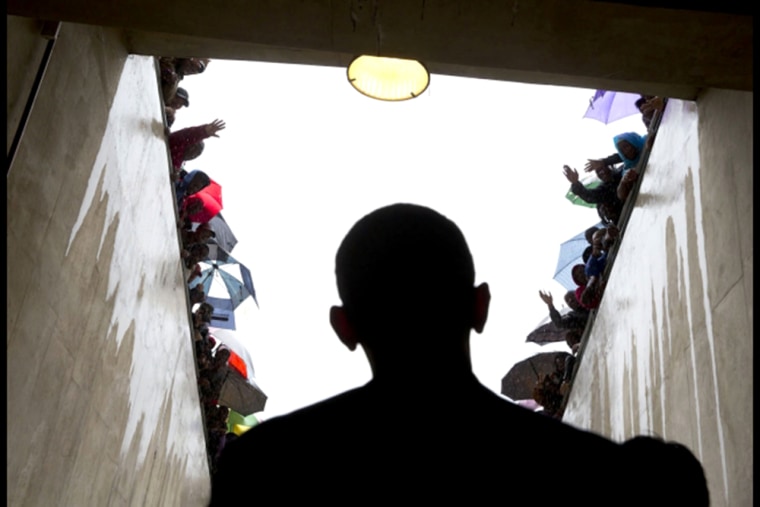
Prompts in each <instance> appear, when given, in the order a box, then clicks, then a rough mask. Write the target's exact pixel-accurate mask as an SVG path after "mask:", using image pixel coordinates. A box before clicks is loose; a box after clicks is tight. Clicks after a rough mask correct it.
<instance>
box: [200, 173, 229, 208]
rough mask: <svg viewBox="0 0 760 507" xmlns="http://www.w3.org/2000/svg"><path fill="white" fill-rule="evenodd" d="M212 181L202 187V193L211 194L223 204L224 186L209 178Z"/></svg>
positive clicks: (220, 204)
mask: <svg viewBox="0 0 760 507" xmlns="http://www.w3.org/2000/svg"><path fill="white" fill-rule="evenodd" d="M209 181H210V183H209V184H208V185H207V186H205V187H203V188H202V189H201V191H200V192H198V193H199V194H200V193H203V194H208V195H209V196H211V197H212V198H213V199H214V200H215V201H216V202H218V203H219V206H223V204H222V187H221V186H220V185H219V183H217V182H216V181H214V180H212V179H211V178H209Z"/></svg>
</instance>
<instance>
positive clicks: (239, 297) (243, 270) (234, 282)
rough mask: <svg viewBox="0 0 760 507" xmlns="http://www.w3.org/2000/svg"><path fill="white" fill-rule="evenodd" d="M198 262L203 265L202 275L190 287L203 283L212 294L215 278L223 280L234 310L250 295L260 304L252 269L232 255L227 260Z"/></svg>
mask: <svg viewBox="0 0 760 507" xmlns="http://www.w3.org/2000/svg"><path fill="white" fill-rule="evenodd" d="M198 264H199V265H200V266H201V276H199V277H198V278H196V279H195V280H193V281H192V282H191V283H190V284H189V288H191V289H192V288H193V287H195V286H196V285H198V284H202V285H203V291H204V292H205V293H206V294H207V295H209V294H211V289H212V283H213V282H214V281H215V280H221V281H222V286H223V287H224V288H225V290H226V295H227V296H229V299H230V300H231V301H232V309H233V310H234V309H236V308H237V307H238V306H240V303H242V302H243V301H244V300H245V299H246V298H248V297H252V298H253V301H254V302H255V303H256V306H258V304H259V302H258V301H256V291H255V290H254V288H253V280H252V279H251V272H250V270H249V269H248V268H247V267H245V266H244V265H243V264H241V263H240V262H238V261H237V260H236V259H235V258H233V257H232V256H231V255H229V256H227V260H224V261H222V260H218V259H217V260H212V259H206V260H205V261H202V262H199V263H198ZM223 299H225V298H223Z"/></svg>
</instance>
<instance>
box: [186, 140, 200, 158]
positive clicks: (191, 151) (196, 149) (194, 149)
mask: <svg viewBox="0 0 760 507" xmlns="http://www.w3.org/2000/svg"><path fill="white" fill-rule="evenodd" d="M205 147H206V143H204V142H203V141H200V142H197V143H195V144H191V145H190V146H188V147H187V149H186V150H185V153H184V155H183V156H182V159H183V160H193V159H196V158H198V157H200V156H201V153H203V148H205Z"/></svg>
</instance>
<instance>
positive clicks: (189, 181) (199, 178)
mask: <svg viewBox="0 0 760 507" xmlns="http://www.w3.org/2000/svg"><path fill="white" fill-rule="evenodd" d="M183 182H184V183H185V184H186V185H187V186H186V187H185V195H193V194H194V193H196V192H200V191H201V190H203V189H204V188H206V187H207V186H209V185H210V184H211V178H209V177H208V174H206V173H204V172H203V171H199V170H197V169H196V170H194V171H190V172H189V173H188V174H187V176H185V177H184V178H183Z"/></svg>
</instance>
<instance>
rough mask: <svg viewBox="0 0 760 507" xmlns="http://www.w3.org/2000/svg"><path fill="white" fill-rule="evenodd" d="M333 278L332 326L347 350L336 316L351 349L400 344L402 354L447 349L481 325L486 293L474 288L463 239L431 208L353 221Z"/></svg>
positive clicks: (402, 208) (381, 212) (383, 211)
mask: <svg viewBox="0 0 760 507" xmlns="http://www.w3.org/2000/svg"><path fill="white" fill-rule="evenodd" d="M335 274H336V277H337V284H338V293H339V295H340V298H341V300H342V302H343V307H333V309H332V310H331V322H332V324H333V327H334V328H335V330H336V332H337V333H338V335H339V336H341V340H342V341H343V342H344V343H346V344H347V345H348V346H349V347H350V348H353V347H351V344H350V343H348V342H347V340H346V337H345V336H344V335H345V334H346V331H345V325H344V324H342V323H340V322H336V321H340V320H341V318H342V317H341V318H338V315H337V314H340V315H341V316H343V315H344V316H345V319H346V321H347V323H348V326H349V327H350V329H351V331H350V333H349V334H351V333H353V334H355V337H354V339H355V340H356V341H357V342H361V343H363V344H364V345H365V348H367V345H369V346H370V347H372V348H376V349H380V348H381V347H382V348H384V349H385V350H389V349H390V348H393V347H396V348H398V347H397V346H398V345H401V342H400V340H402V339H403V340H404V341H403V347H404V349H405V350H407V351H408V350H409V348H412V347H420V348H422V347H426V346H428V345H434V346H435V347H441V346H442V347H444V348H445V345H444V343H456V342H461V341H462V340H466V338H467V337H468V336H469V330H470V329H475V330H476V331H477V332H480V331H481V330H482V328H483V325H484V324H485V318H486V316H487V308H488V301H487V300H488V299H489V297H490V295H489V294H488V286H487V285H486V284H482V285H481V286H479V287H477V288H476V287H474V283H475V268H474V265H473V260H472V255H471V254H470V250H469V248H468V246H467V242H466V241H465V238H464V235H463V234H462V232H461V231H460V230H459V228H458V227H457V226H456V224H454V222H452V221H451V220H449V219H447V218H446V217H444V216H443V215H441V214H439V213H437V212H436V211H433V210H432V209H429V208H426V207H423V206H417V205H413V204H394V205H391V206H387V207H384V208H380V209H378V210H376V211H374V212H372V213H370V214H369V215H367V216H365V217H364V218H362V219H361V220H359V221H358V222H357V223H356V224H355V225H354V226H353V227H352V228H351V230H350V231H349V232H348V234H347V235H346V237H345V239H344V240H343V242H342V243H341V245H340V248H339V249H338V253H337V255H336V260H335ZM476 301H480V303H479V304H478V303H476ZM484 301H485V305H484V307H483V304H482V303H483V302H484ZM476 308H481V310H480V311H479V310H476ZM479 312H480V313H479ZM412 338H413V339H412ZM426 339H429V341H426ZM348 340H349V342H351V341H353V339H352V338H351V337H349V339H348ZM354 347H355V344H354Z"/></svg>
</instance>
